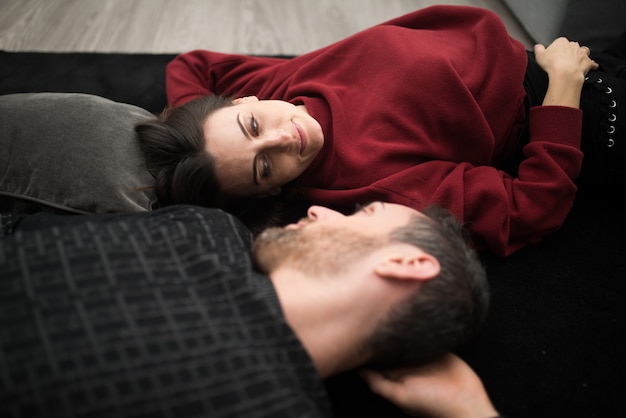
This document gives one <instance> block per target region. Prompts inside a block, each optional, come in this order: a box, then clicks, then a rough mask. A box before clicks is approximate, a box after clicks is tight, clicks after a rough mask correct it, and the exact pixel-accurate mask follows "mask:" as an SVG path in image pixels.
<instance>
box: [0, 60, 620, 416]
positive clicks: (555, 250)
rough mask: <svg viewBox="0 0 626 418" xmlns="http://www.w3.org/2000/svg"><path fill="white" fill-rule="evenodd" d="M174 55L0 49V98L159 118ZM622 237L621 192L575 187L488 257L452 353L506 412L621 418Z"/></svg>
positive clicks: (343, 389) (337, 397) (359, 387)
mask: <svg viewBox="0 0 626 418" xmlns="http://www.w3.org/2000/svg"><path fill="white" fill-rule="evenodd" d="M172 58H173V55H169V54H163V55H150V54H92V53H15V52H0V94H7V93H16V92H35V91H38V92H41V91H51V92H81V93H91V94H97V95H100V96H103V97H107V98H110V99H112V100H116V101H120V102H125V103H131V104H134V105H137V106H141V107H143V108H145V109H147V110H149V111H151V112H155V113H156V112H159V111H160V110H162V109H163V107H164V106H165V104H166V100H165V88H164V86H165V83H164V70H165V65H166V63H167V62H168V61H169V60H171V59H172ZM0 128H1V127H0ZM0 152H2V150H0ZM616 192H617V193H615V194H616V195H618V194H621V193H622V192H623V191H622V190H620V191H616ZM625 233H626V217H625V216H624V211H623V206H622V205H618V203H617V198H612V199H609V198H605V197H603V195H602V194H601V193H599V192H595V191H593V190H581V191H580V193H579V195H578V197H577V200H576V204H575V207H574V209H573V210H572V212H571V214H570V216H569V218H568V219H567V221H566V223H565V225H564V226H563V228H562V229H561V230H560V231H558V232H557V233H555V234H554V235H552V236H550V237H549V238H547V239H545V240H544V241H543V242H541V243H539V244H536V245H532V246H529V247H527V248H525V249H523V250H522V251H519V252H518V253H516V254H514V255H513V256H511V257H509V258H506V259H501V258H497V257H492V256H488V255H485V256H484V260H485V263H486V265H487V268H488V273H489V275H490V281H491V283H492V290H493V301H492V308H491V311H490V315H489V318H488V320H487V323H486V325H485V327H484V329H483V331H482V333H481V334H480V335H479V337H478V338H476V339H475V340H474V341H472V342H471V343H470V344H468V345H467V346H466V347H464V348H463V349H462V350H461V351H460V352H459V354H460V355H461V356H462V357H463V358H465V359H466V360H467V361H468V362H469V363H470V364H471V365H472V366H473V367H474V368H475V369H476V370H477V372H478V373H479V374H480V375H481V376H482V378H483V380H484V382H485V385H486V387H487V389H488V391H489V393H490V394H491V397H492V399H493V401H494V403H495V405H496V407H497V408H498V409H499V411H500V412H501V413H502V414H504V415H506V416H507V417H509V418H516V417H546V418H548V417H550V418H553V417H607V416H617V415H619V414H620V412H621V411H622V409H623V405H622V404H623V393H624V392H625V391H626V383H624V382H625V376H626V360H624V355H626V341H625V339H624V338H623V336H624V333H625V329H626V308H625V307H624V303H625V302H626V267H625V266H626V262H625V260H626V242H625V241H624V235H625ZM328 387H329V390H330V393H331V396H332V399H333V402H334V405H335V409H336V412H337V416H338V417H349V418H352V417H381V416H382V417H394V416H396V417H399V416H402V414H401V413H400V412H399V411H397V410H396V409H395V408H394V407H392V406H391V405H389V404H387V403H386V402H385V401H383V400H381V399H379V398H376V397H374V396H373V395H371V394H370V393H369V392H368V390H367V388H366V387H365V385H364V384H363V383H362V382H361V381H360V380H359V379H358V378H357V377H356V376H355V375H354V374H353V373H347V374H345V375H342V376H337V377H335V378H333V379H331V380H330V381H329V382H328Z"/></svg>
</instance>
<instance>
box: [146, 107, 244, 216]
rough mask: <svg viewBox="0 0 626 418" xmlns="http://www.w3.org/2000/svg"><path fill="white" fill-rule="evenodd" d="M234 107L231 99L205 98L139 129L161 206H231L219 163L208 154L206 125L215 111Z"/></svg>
mask: <svg viewBox="0 0 626 418" xmlns="http://www.w3.org/2000/svg"><path fill="white" fill-rule="evenodd" d="M231 105H232V102H231V100H230V99H227V98H224V97H221V96H217V95H211V96H205V97H202V98H199V99H195V100H192V101H190V102H188V103H186V104H184V105H183V106H180V107H171V108H167V109H165V110H164V111H163V113H162V114H161V115H160V116H159V118H158V119H154V120H150V121H147V122H143V123H139V124H137V125H136V126H135V132H137V136H138V139H139V145H140V147H141V150H142V151H143V153H144V155H145V158H146V166H147V169H148V171H150V173H151V174H152V175H153V176H154V178H155V185H154V188H155V192H156V195H157V198H158V200H159V205H160V206H167V205H174V204H192V205H199V206H206V207H217V208H223V209H224V208H225V207H226V206H227V202H226V200H227V199H226V196H225V194H224V192H223V190H222V188H221V187H220V184H219V182H218V181H217V176H216V174H215V161H214V160H213V158H212V157H211V155H210V154H209V153H208V152H206V140H205V138H204V122H205V121H206V119H207V117H208V116H209V115H210V114H211V113H213V112H214V111H216V110H218V109H222V108H224V107H227V106H231Z"/></svg>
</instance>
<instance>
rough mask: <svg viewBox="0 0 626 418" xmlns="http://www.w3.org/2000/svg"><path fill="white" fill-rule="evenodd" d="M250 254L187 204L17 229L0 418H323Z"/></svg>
mask: <svg viewBox="0 0 626 418" xmlns="http://www.w3.org/2000/svg"><path fill="white" fill-rule="evenodd" d="M250 247H251V237H250V234H249V232H248V231H247V230H246V229H245V227H244V226H243V225H242V224H241V223H240V222H239V221H237V220H236V219H235V218H233V217H231V216H229V215H227V214H225V213H224V212H221V211H218V210H213V209H203V208H196V207H190V206H181V207H170V208H165V209H161V210H157V211H154V212H150V213H143V214H121V215H94V216H91V215H85V216H83V215H76V216H74V215H70V216H63V215H51V214H41V216H38V215H31V218H30V219H29V218H26V219H25V220H23V221H22V224H20V226H19V227H18V228H17V231H16V232H15V234H13V235H10V236H8V237H5V238H2V239H0V275H1V278H0V416H1V417H29V418H30V417H43V416H45V417H78V416H81V417H82V416H89V417H177V418H178V417H186V418H188V417H246V418H250V417H318V416H330V415H331V407H330V403H329V400H328V397H327V394H326V392H325V389H324V386H323V384H322V381H321V380H320V379H319V378H318V377H317V375H316V373H315V369H314V366H313V363H312V361H311V359H310V358H309V356H308V355H307V354H306V352H305V350H304V348H303V346H302V345H301V343H300V342H299V341H298V339H297V338H296V336H295V334H294V333H293V332H292V331H291V329H290V328H289V327H288V326H287V324H286V322H285V318H284V316H283V313H282V310H281V307H280V305H279V302H278V298H277V295H276V293H275V291H274V288H273V286H272V284H271V281H270V280H269V279H268V278H267V277H266V276H263V275H260V274H258V273H256V272H255V271H254V270H253V268H252V261H251V255H250Z"/></svg>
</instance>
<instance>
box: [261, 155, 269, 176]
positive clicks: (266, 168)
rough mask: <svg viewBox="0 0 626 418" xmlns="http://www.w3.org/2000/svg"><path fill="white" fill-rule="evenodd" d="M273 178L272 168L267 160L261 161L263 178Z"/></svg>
mask: <svg viewBox="0 0 626 418" xmlns="http://www.w3.org/2000/svg"><path fill="white" fill-rule="evenodd" d="M271 176H272V166H271V165H270V163H269V161H267V159H263V160H262V161H261V178H262V179H263V180H267V179H269V178H270V177H271Z"/></svg>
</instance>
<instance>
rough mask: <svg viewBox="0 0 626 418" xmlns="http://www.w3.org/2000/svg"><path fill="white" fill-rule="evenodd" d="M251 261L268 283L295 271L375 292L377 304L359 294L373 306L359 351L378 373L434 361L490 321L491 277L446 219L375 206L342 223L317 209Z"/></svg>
mask: <svg viewBox="0 0 626 418" xmlns="http://www.w3.org/2000/svg"><path fill="white" fill-rule="evenodd" d="M254 251H255V259H256V262H257V265H258V267H259V269H260V270H262V271H264V272H265V273H267V274H269V275H270V276H273V275H276V272H280V271H282V272H284V271H288V272H289V274H287V275H286V276H287V277H289V275H291V277H302V276H304V277H307V278H309V279H312V280H318V281H322V282H324V281H325V282H326V283H331V284H333V285H336V284H337V282H338V281H341V280H345V282H349V283H350V284H349V285H350V286H351V287H353V288H354V291H355V292H358V291H359V289H358V288H361V289H363V288H369V287H371V288H372V289H376V291H377V292H379V293H378V295H376V294H374V295H373V299H372V300H371V301H368V300H365V299H366V298H367V297H368V296H367V295H366V294H365V293H358V295H359V297H361V298H363V299H364V300H362V301H361V302H362V304H364V305H367V304H370V305H372V306H371V307H367V306H366V308H369V309H371V317H370V321H369V323H368V324H363V326H364V327H369V330H370V331H369V332H368V333H367V335H366V336H365V338H363V339H362V341H361V344H362V346H361V348H360V350H361V351H362V352H364V353H366V355H365V356H364V358H365V359H367V363H368V364H369V365H370V366H373V367H384V368H390V367H401V366H402V367H405V366H411V365H417V364H422V363H425V362H427V361H430V360H432V359H434V358H436V357H438V356H440V355H442V354H444V353H446V352H448V351H450V350H452V349H453V348H454V347H456V346H458V345H459V344H460V343H462V342H463V341H465V340H466V339H467V338H468V337H469V336H470V335H472V334H473V332H474V331H475V330H476V329H477V328H478V327H479V326H480V324H481V323H482V321H483V320H484V317H485V315H486V311H487V306H488V300H489V291H488V284H487V280H486V275H485V272H484V269H483V267H482V265H481V263H480V261H479V258H478V256H477V254H476V253H475V251H474V250H473V249H472V248H471V247H470V246H469V245H468V241H467V234H466V231H465V230H464V229H463V228H462V227H461V225H460V224H459V223H458V222H457V221H456V219H455V218H453V217H452V215H451V214H450V213H449V212H447V211H445V210H444V209H440V208H430V209H427V210H425V211H424V212H418V211H416V210H414V209H411V208H408V207H406V206H402V205H396V204H385V203H381V202H376V203H373V204H370V205H367V206H364V207H363V208H361V209H359V210H358V211H357V212H355V213H354V214H353V215H351V216H344V215H343V214H340V213H338V212H335V211H333V210H330V209H327V208H323V207H319V206H312V207H311V208H310V209H309V211H308V217H307V218H306V219H303V220H301V221H300V222H298V223H297V224H293V225H289V226H287V227H285V228H272V229H269V230H267V231H265V232H264V233H262V234H261V235H259V237H258V238H257V240H256V242H255V246H254ZM362 277H364V278H365V279H364V280H361V278H362ZM294 280H295V279H294ZM361 285H363V286H361ZM279 293H280V292H279ZM320 294H322V295H323V292H320ZM390 294H393V295H394V296H393V297H388V295H390ZM346 300H350V298H347V299H346ZM387 301H389V303H387ZM357 302H359V301H357ZM347 303H349V302H347Z"/></svg>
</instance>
